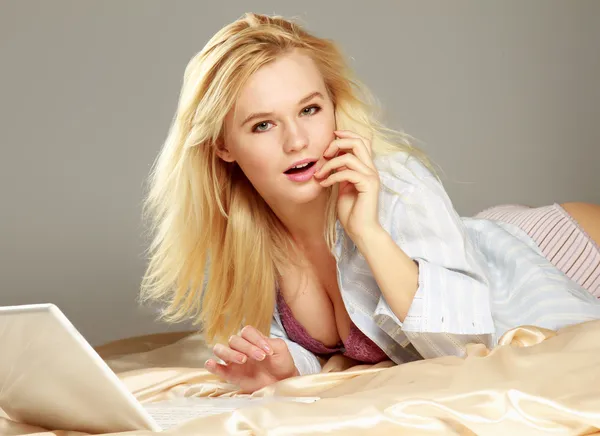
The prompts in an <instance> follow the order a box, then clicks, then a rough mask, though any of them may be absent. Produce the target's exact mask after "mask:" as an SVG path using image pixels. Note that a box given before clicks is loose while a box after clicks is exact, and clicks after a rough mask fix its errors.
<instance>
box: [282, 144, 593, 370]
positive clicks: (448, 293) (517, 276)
mask: <svg viewBox="0 0 600 436" xmlns="http://www.w3.org/2000/svg"><path fill="white" fill-rule="evenodd" d="M375 164H376V166H377V168H378V169H379V171H380V180H381V186H382V189H381V193H380V196H379V219H380V223H381V225H382V226H383V227H384V229H386V231H387V232H389V234H390V235H391V237H392V239H393V240H394V241H395V242H396V243H397V244H398V246H399V247H400V248H402V249H403V251H404V252H405V253H406V254H407V255H408V256H409V257H411V258H412V259H414V260H416V261H417V262H418V264H419V282H418V283H419V285H418V289H417V292H416V294H415V297H414V300H413V302H412V304H411V306H410V309H409V311H408V314H407V316H406V319H405V320H404V322H400V320H399V319H398V318H397V317H396V315H395V314H394V313H393V311H392V310H391V308H390V307H389V305H388V304H387V302H386V301H385V298H384V297H383V295H382V293H381V291H380V289H379V286H378V285H377V282H376V281H375V278H374V277H373V274H372V272H371V270H370V268H369V266H368V264H367V261H366V260H365V258H364V257H363V256H362V255H361V253H359V251H358V250H357V249H356V246H355V245H354V243H353V242H352V240H351V239H350V238H349V237H348V236H347V235H346V233H345V232H344V230H343V228H342V227H341V225H340V224H339V222H338V223H337V226H336V228H337V236H338V237H337V241H336V245H335V247H334V250H333V255H334V256H335V258H336V261H337V276H338V286H339V289H340V292H341V295H342V298H343V301H344V304H345V306H346V309H347V311H348V314H349V316H350V318H351V319H352V321H353V322H354V324H355V325H356V326H357V327H358V328H359V329H360V330H361V331H362V332H363V333H364V334H365V335H367V336H368V337H369V338H370V339H371V340H372V341H374V342H375V343H376V344H377V345H378V346H379V347H380V348H381V349H382V350H383V351H384V352H385V353H386V354H387V355H388V357H389V358H390V359H391V360H393V361H394V362H396V363H398V364H400V363H404V362H408V361H412V360H415V359H418V358H420V357H419V356H415V354H414V353H412V352H411V351H410V348H408V349H407V348H406V346H407V345H409V344H412V345H413V346H414V348H415V349H416V350H417V351H418V352H419V354H420V355H421V356H422V357H423V358H432V357H437V356H445V355H457V356H463V355H464V353H465V346H466V345H467V344H468V343H482V344H485V345H486V346H488V347H493V346H494V345H495V344H496V343H497V342H498V339H499V338H500V337H501V336H502V334H504V333H505V332H506V331H507V330H509V329H511V328H514V327H517V326H520V325H535V326H540V327H544V328H549V329H558V328H561V327H564V326H566V325H570V324H576V323H579V322H583V321H587V320H592V319H600V301H599V300H598V299H597V298H595V297H594V296H592V295H591V294H590V293H589V292H588V291H586V290H585V289H584V288H582V287H581V286H579V285H577V284H576V283H575V282H573V281H571V280H570V279H569V278H567V277H566V276H565V275H564V274H563V273H562V272H561V271H559V270H558V269H556V268H555V267H554V266H553V265H552V264H551V263H550V262H549V261H548V260H547V259H546V258H545V257H544V256H543V255H542V253H541V251H540V250H539V248H538V247H537V245H536V244H535V243H534V242H533V240H532V239H531V238H530V237H529V236H528V235H527V234H526V233H525V232H523V231H522V230H521V229H519V228H518V227H516V226H514V225H510V224H505V223H499V222H495V221H491V220H485V219H474V218H461V217H460V216H459V215H458V214H457V213H456V211H455V210H454V208H453V206H452V203H451V201H450V199H449V197H448V195H447V194H446V192H445V190H444V188H443V186H442V184H441V183H440V182H439V181H438V179H437V178H436V177H435V176H434V175H433V174H432V173H431V172H430V171H429V170H428V169H427V168H426V167H425V166H424V165H423V164H422V163H421V162H420V161H419V160H418V159H416V158H414V157H409V156H408V155H407V154H405V153H397V154H394V155H391V156H381V157H377V158H376V159H375ZM271 335H272V336H273V337H280V338H283V339H285V340H286V342H287V343H288V346H289V348H290V352H291V354H292V356H293V358H294V361H295V363H296V366H297V367H298V369H299V372H300V373H301V374H311V373H316V372H318V371H320V369H321V367H320V364H319V360H318V359H317V358H316V356H315V355H314V354H312V353H311V352H310V351H308V350H306V349H305V348H303V347H301V346H300V345H298V344H296V343H294V342H292V341H291V340H289V338H288V337H287V334H286V332H285V329H284V328H283V325H282V323H281V320H280V318H279V314H278V312H277V309H276V310H275V313H274V317H273V323H272V329H271Z"/></svg>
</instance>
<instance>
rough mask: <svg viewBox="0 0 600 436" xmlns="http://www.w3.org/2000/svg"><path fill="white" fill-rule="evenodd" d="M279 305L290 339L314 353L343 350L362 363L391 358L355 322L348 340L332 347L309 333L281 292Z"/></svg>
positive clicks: (332, 352) (321, 353)
mask: <svg viewBox="0 0 600 436" xmlns="http://www.w3.org/2000/svg"><path fill="white" fill-rule="evenodd" d="M277 307H278V310H279V316H280V318H281V323H282V324H283V328H284V329H285V331H286V333H287V335H288V337H289V338H290V340H292V341H294V342H295V343H297V344H298V345H300V346H302V347H304V348H305V349H307V350H309V351H311V352H313V353H314V354H317V355H321V356H326V355H330V354H334V353H338V352H342V354H343V355H344V356H347V357H349V358H351V359H354V360H356V361H358V362H361V363H378V362H382V361H384V360H388V359H389V357H388V356H387V355H386V354H385V353H384V352H383V351H382V350H381V348H379V346H377V344H375V343H374V342H373V341H372V340H371V339H369V338H368V337H367V336H366V335H365V334H364V333H363V332H362V331H360V330H359V329H358V327H356V325H354V323H351V325H350V333H349V334H348V338H347V339H346V341H345V342H343V343H339V344H338V345H336V346H335V347H334V348H330V347H326V346H325V345H323V344H322V343H321V342H320V341H317V340H316V339H314V338H313V337H312V336H310V335H309V334H308V332H307V331H306V329H305V328H304V327H303V326H302V324H300V323H299V322H298V321H297V320H296V318H294V314H293V313H292V310H291V309H290V307H289V306H288V305H287V303H286V302H285V300H284V299H283V296H282V295H281V293H280V292H277Z"/></svg>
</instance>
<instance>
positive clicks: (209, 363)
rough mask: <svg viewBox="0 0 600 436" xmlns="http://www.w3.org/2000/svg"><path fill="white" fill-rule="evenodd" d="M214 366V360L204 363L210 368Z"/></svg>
mask: <svg viewBox="0 0 600 436" xmlns="http://www.w3.org/2000/svg"><path fill="white" fill-rule="evenodd" d="M212 364H213V362H212V360H210V359H208V360H207V361H206V362H204V366H208V367H211V366H212Z"/></svg>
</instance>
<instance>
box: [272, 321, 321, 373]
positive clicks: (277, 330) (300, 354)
mask: <svg viewBox="0 0 600 436" xmlns="http://www.w3.org/2000/svg"><path fill="white" fill-rule="evenodd" d="M270 336H271V337H272V338H279V339H283V340H284V341H285V343H286V344H287V346H288V349H289V350H290V354H291V355H292V358H293V359H294V364H295V365H296V368H298V372H299V373H300V375H309V374H317V373H319V372H320V371H321V362H320V361H319V359H318V358H317V356H315V355H314V354H313V353H311V352H310V351H308V350H307V349H305V348H304V347H302V346H300V345H298V344H297V343H295V342H294V341H292V340H290V339H289V338H288V337H287V334H286V333H285V330H284V329H283V328H282V326H281V321H280V320H279V314H278V313H277V312H275V315H274V318H273V321H272V323H271V334H270Z"/></svg>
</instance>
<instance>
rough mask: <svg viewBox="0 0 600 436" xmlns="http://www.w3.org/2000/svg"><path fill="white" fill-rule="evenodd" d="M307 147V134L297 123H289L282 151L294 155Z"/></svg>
mask: <svg viewBox="0 0 600 436" xmlns="http://www.w3.org/2000/svg"><path fill="white" fill-rule="evenodd" d="M307 146H308V133H307V132H306V130H305V129H304V128H303V127H302V126H301V125H300V124H299V123H290V124H288V127H287V129H286V137H285V139H284V150H285V152H286V153H294V152H297V151H300V150H302V149H303V148H306V147H307Z"/></svg>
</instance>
